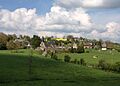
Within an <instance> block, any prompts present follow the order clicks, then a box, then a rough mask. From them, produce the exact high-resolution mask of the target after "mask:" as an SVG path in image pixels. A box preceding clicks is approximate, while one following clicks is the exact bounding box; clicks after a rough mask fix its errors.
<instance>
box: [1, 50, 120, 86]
mask: <svg viewBox="0 0 120 86" xmlns="http://www.w3.org/2000/svg"><path fill="white" fill-rule="evenodd" d="M29 52H30V51H28V50H24V52H21V53H11V51H0V86H61V85H62V86H96V85H97V86H120V83H119V82H120V74H114V73H110V72H104V71H100V70H95V69H91V68H87V67H83V66H80V65H75V64H70V63H64V62H60V61H55V60H51V59H49V58H45V57H43V56H41V55H38V54H36V53H35V52H34V54H33V57H32V60H33V61H32V74H31V75H29V73H28V70H29V65H28V59H29V56H30V54H29Z"/></svg>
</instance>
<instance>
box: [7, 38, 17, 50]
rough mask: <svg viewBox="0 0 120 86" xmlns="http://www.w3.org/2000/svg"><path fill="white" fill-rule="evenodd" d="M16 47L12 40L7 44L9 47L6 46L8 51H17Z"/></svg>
mask: <svg viewBox="0 0 120 86" xmlns="http://www.w3.org/2000/svg"><path fill="white" fill-rule="evenodd" d="M16 46H17V45H16V44H15V43H14V42H13V41H12V40H11V41H9V42H7V45H6V47H7V49H8V50H13V49H16V48H17V47H16Z"/></svg>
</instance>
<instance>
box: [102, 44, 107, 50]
mask: <svg viewBox="0 0 120 86" xmlns="http://www.w3.org/2000/svg"><path fill="white" fill-rule="evenodd" d="M102 50H103V51H105V50H107V44H106V42H103V43H102Z"/></svg>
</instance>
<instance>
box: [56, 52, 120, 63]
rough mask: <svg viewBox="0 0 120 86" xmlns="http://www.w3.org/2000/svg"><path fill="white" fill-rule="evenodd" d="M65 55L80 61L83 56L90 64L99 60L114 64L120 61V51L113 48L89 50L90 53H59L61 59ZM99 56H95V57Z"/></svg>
mask: <svg viewBox="0 0 120 86" xmlns="http://www.w3.org/2000/svg"><path fill="white" fill-rule="evenodd" d="M65 55H69V56H70V57H71V60H74V59H77V60H78V61H79V60H80V58H83V59H84V60H85V61H86V62H87V63H88V64H97V63H98V62H99V60H101V59H102V60H105V61H106V62H108V63H111V64H114V63H115V62H118V61H120V53H119V52H117V51H115V50H113V51H110V50H108V51H98V50H89V53H82V54H77V53H69V54H67V53H62V54H58V57H59V59H63V58H64V56H65ZM94 56H95V57H97V58H93V57H94Z"/></svg>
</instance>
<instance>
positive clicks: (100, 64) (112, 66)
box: [98, 60, 120, 72]
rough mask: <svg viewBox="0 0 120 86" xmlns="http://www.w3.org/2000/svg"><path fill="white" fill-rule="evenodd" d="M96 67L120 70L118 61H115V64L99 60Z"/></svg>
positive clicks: (106, 69)
mask: <svg viewBox="0 0 120 86" xmlns="http://www.w3.org/2000/svg"><path fill="white" fill-rule="evenodd" d="M98 68H99V69H101V70H105V71H114V72H120V62H116V63H115V64H110V63H107V62H106V61H105V60H99V62H98Z"/></svg>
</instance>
